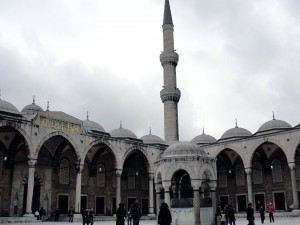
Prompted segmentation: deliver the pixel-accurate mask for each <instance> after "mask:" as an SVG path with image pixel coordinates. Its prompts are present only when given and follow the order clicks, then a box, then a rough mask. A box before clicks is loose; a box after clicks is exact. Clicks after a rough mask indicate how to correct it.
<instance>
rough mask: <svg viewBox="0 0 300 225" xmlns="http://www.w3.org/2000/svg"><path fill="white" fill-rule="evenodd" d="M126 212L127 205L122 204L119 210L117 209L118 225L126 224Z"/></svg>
mask: <svg viewBox="0 0 300 225" xmlns="http://www.w3.org/2000/svg"><path fill="white" fill-rule="evenodd" d="M126 214H127V213H126V210H125V204H124V203H120V204H119V208H118V209H117V212H116V216H117V221H116V225H124V224H125V218H126Z"/></svg>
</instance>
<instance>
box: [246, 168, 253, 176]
mask: <svg viewBox="0 0 300 225" xmlns="http://www.w3.org/2000/svg"><path fill="white" fill-rule="evenodd" d="M245 172H246V174H247V175H250V174H251V173H252V167H248V168H245Z"/></svg>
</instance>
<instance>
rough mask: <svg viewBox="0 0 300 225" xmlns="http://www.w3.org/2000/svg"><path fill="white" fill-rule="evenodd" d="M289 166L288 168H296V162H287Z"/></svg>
mask: <svg viewBox="0 0 300 225" xmlns="http://www.w3.org/2000/svg"><path fill="white" fill-rule="evenodd" d="M288 164H289V168H290V170H294V169H295V168H296V163H295V162H289V163H288Z"/></svg>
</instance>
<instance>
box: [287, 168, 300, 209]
mask: <svg viewBox="0 0 300 225" xmlns="http://www.w3.org/2000/svg"><path fill="white" fill-rule="evenodd" d="M289 167H290V171H291V180H292V191H293V202H294V209H299V202H298V201H299V198H298V191H297V181H296V172H295V167H296V164H295V163H294V162H293V163H289Z"/></svg>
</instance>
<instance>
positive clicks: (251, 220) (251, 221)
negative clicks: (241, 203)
mask: <svg viewBox="0 0 300 225" xmlns="http://www.w3.org/2000/svg"><path fill="white" fill-rule="evenodd" d="M246 212H247V220H248V222H249V223H248V225H254V209H253V208H252V204H251V203H249V204H248V208H247V209H246Z"/></svg>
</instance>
